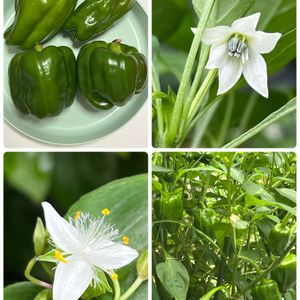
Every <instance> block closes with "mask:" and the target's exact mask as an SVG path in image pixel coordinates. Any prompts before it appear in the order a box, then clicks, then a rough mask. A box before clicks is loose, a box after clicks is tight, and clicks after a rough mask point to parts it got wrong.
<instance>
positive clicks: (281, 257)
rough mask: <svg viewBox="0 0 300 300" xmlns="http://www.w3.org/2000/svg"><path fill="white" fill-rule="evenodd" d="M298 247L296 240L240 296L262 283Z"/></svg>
mask: <svg viewBox="0 0 300 300" xmlns="http://www.w3.org/2000/svg"><path fill="white" fill-rule="evenodd" d="M295 245H296V238H294V239H293V241H292V242H291V243H290V244H289V246H288V247H287V248H286V249H285V250H284V252H283V254H282V255H281V256H280V257H279V258H277V259H276V260H275V261H274V262H273V263H272V264H271V265H270V266H269V267H268V268H267V269H266V270H265V271H264V272H262V273H261V274H260V275H259V276H258V277H257V278H256V279H254V280H253V281H252V282H251V283H249V284H248V285H247V286H246V287H245V288H244V289H242V290H241V291H240V294H245V292H246V291H248V290H249V289H251V288H252V287H253V286H254V285H255V284H256V283H258V282H259V281H261V280H262V279H263V278H264V277H266V275H268V273H270V272H271V271H272V270H274V269H275V268H277V267H278V266H279V265H280V263H281V261H282V260H283V259H284V258H285V256H286V255H287V254H288V253H289V252H290V251H291V250H292V248H293V247H294V246H295Z"/></svg>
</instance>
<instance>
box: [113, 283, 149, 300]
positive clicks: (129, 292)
mask: <svg viewBox="0 0 300 300" xmlns="http://www.w3.org/2000/svg"><path fill="white" fill-rule="evenodd" d="M143 281H144V280H143V279H141V278H140V277H138V278H137V279H136V280H135V282H134V283H133V284H132V285H131V286H130V287H129V289H128V290H127V291H126V292H125V293H124V294H123V295H122V296H121V297H120V298H119V300H126V299H128V298H129V297H130V296H131V295H132V294H133V293H134V292H135V291H136V290H137V289H138V288H139V286H140V285H141V284H142V283H143Z"/></svg>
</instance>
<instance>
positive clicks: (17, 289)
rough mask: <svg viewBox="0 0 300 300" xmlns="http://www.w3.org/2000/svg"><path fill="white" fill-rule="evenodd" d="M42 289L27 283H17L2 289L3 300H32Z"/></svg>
mask: <svg viewBox="0 0 300 300" xmlns="http://www.w3.org/2000/svg"><path fill="white" fill-rule="evenodd" d="M42 290H43V288H42V287H40V286H38V285H36V284H33V283H31V282H28V281H24V282H18V283H15V284H12V285H9V286H7V287H6V288H5V289H4V299H5V300H32V299H34V298H35V297H36V296H37V295H38V294H39V293H40V292H41V291H42Z"/></svg>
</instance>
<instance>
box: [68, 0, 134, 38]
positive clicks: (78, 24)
mask: <svg viewBox="0 0 300 300" xmlns="http://www.w3.org/2000/svg"><path fill="white" fill-rule="evenodd" d="M134 4H135V0H121V1H120V0H86V1H84V2H83V3H82V4H81V5H79V6H78V8H77V9H76V10H75V11H74V12H73V13H72V14H71V16H70V17H69V19H68V20H67V22H66V23H65V25H64V28H65V29H66V30H67V31H69V32H70V33H71V34H72V37H73V39H74V40H79V41H81V42H83V41H86V40H89V39H90V38H92V37H94V36H96V35H99V34H101V33H103V32H104V31H106V30H107V29H109V28H110V27H112V26H113V25H114V24H115V23H116V22H117V21H118V20H119V19H120V18H122V17H123V16H124V15H125V14H126V13H127V12H128V11H129V10H130V9H131V8H132V7H133V6H134Z"/></svg>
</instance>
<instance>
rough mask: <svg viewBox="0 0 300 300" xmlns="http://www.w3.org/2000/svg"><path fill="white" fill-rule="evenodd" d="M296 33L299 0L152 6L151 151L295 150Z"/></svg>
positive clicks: (205, 0)
mask: <svg viewBox="0 0 300 300" xmlns="http://www.w3.org/2000/svg"><path fill="white" fill-rule="evenodd" d="M270 8H271V9H270ZM295 33H296V1H295V0H287V1H278V0H270V1H268V2H265V1H261V0H222V1H221V0H183V1H182V0H181V1H180V0H177V1H174V0H166V1H164V4H162V3H161V1H159V0H154V2H153V34H154V37H153V72H152V75H153V76H152V78H153V83H152V89H153V97H152V98H153V144H154V146H155V147H161V148H172V147H194V148H196V147H212V148H220V147H224V148H233V147H238V146H240V145H243V146H245V145H246V146H248V147H280V146H282V143H287V144H288V145H289V146H294V145H295V110H296V99H295V88H296V84H295V75H294V72H293V70H294V63H290V62H291V61H293V60H294V59H295V57H296V47H295V42H296V34H295ZM289 63H290V64H289ZM288 64H289V65H288ZM275 74H276V75H275ZM273 75H275V76H273ZM254 112H256V113H254ZM270 125H272V126H270ZM220 128H221V129H220ZM275 130H276V134H273V133H274V131H275ZM271 132H272V133H271ZM283 132H285V133H286V132H288V137H289V138H288V139H286V140H283V139H282V138H281V137H283V136H284V135H285V133H283ZM257 135H258V136H257ZM276 135H277V139H276ZM265 137H267V138H265Z"/></svg>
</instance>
